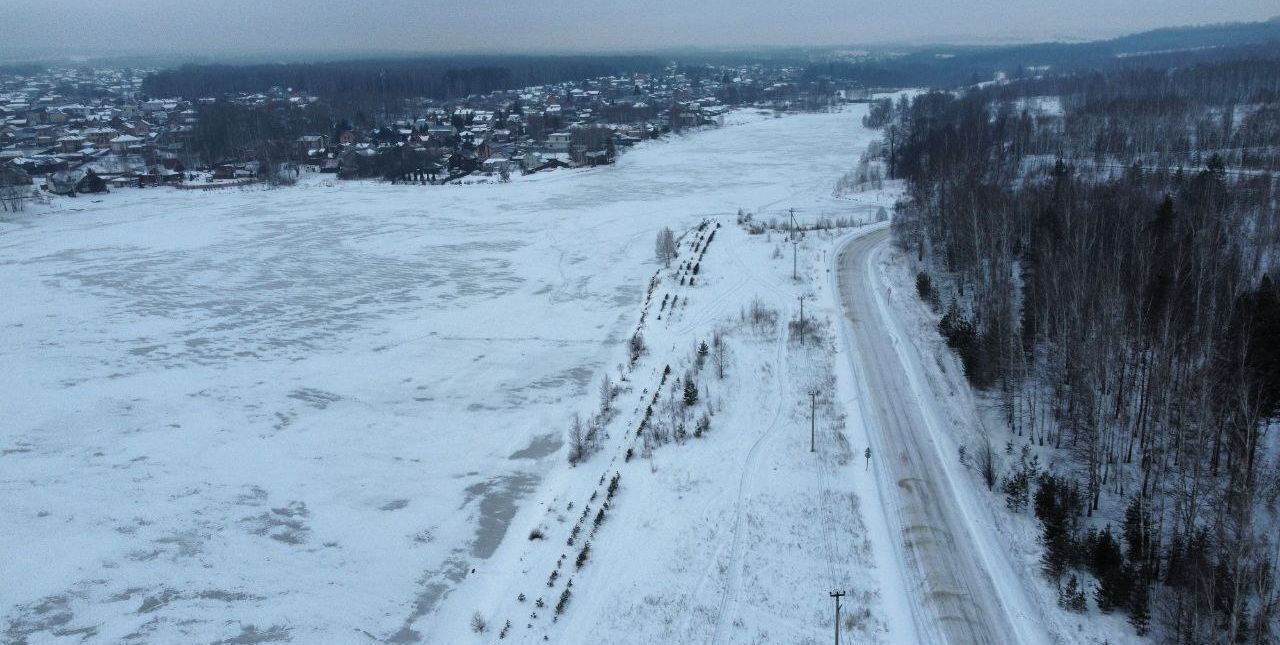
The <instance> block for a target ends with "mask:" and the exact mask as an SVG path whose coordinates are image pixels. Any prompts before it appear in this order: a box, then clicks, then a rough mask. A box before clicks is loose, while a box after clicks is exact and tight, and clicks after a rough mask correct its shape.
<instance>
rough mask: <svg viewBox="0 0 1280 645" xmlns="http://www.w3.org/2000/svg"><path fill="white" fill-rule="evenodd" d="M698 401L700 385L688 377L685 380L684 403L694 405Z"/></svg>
mask: <svg viewBox="0 0 1280 645" xmlns="http://www.w3.org/2000/svg"><path fill="white" fill-rule="evenodd" d="M697 402H698V385H697V384H696V383H694V382H693V379H691V378H687V379H685V380H684V404H685V405H687V406H690V407H692V406H693V405H694V404H696V403H697Z"/></svg>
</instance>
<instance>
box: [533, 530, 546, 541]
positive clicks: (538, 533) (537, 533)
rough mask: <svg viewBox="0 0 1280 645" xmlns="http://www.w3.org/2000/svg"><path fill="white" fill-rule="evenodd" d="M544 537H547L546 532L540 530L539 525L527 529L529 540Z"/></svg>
mask: <svg viewBox="0 0 1280 645" xmlns="http://www.w3.org/2000/svg"><path fill="white" fill-rule="evenodd" d="M546 537H547V536H546V534H544V533H543V532H542V528H541V527H539V528H536V529H533V530H532V531H529V540H531V541H532V540H541V539H544V538H546Z"/></svg>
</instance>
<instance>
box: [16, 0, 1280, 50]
mask: <svg viewBox="0 0 1280 645" xmlns="http://www.w3.org/2000/svg"><path fill="white" fill-rule="evenodd" d="M1278 13H1280V3H1277V2H1276V0H473V1H464V0H113V1H110V2H104V1H102V0H0V47H3V48H4V49H6V50H8V52H7V53H8V54H9V55H10V56H12V55H14V54H22V53H24V52H35V51H40V52H41V53H46V54H47V53H51V52H53V53H59V54H71V55H77V54H79V55H98V54H103V53H109V52H110V53H125V52H129V53H199V54H216V53H233V54H234V53H259V52H273V51H298V50H306V51H332V52H343V51H371V50H395V51H420V52H440V51H494V52H509V51H531V50H533V51H561V50H575V51H581V50H591V51H602V50H604V51H608V50H641V49H656V48H672V47H685V46H699V47H734V46H756V45H760V46H776V45H836V44H858V43H883V42H912V43H922V42H938V41H948V42H957V41H964V42H976V41H989V40H997V41H1007V40H1031V39H1036V40H1039V39H1050V38H1054V39H1058V38H1097V37H1108V36H1115V35H1119V34H1122V33H1127V32H1132V31H1140V30H1145V29H1151V28H1155V27H1164V26H1173V25H1187V24H1203V23H1212V22H1228V21H1241V20H1261V19H1266V18H1270V17H1272V16H1273V15H1275V14H1278Z"/></svg>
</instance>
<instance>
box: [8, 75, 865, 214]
mask: <svg viewBox="0 0 1280 645" xmlns="http://www.w3.org/2000/svg"><path fill="white" fill-rule="evenodd" d="M702 71H703V72H705V73H699V74H697V75H696V76H697V77H696V78H692V77H690V76H689V75H687V74H686V73H681V72H680V71H678V70H677V69H676V68H675V67H672V68H669V69H668V70H667V71H666V72H665V73H660V74H633V75H627V76H617V77H600V78H593V79H588V80H583V81H577V82H566V83H558V84H555V85H544V86H536V87H526V88H522V89H518V90H507V91H499V92H493V93H491V94H486V95H482V96H471V97H467V98H465V99H461V100H453V101H437V100H432V99H425V98H423V99H414V100H409V101H406V102H405V104H404V105H403V106H402V109H401V111H400V113H398V114H384V115H379V116H378V118H377V119H376V122H377V124H376V125H370V126H366V127H359V126H357V125H353V124H352V123H351V122H350V121H347V120H343V121H340V122H338V123H335V124H334V125H333V127H332V128H331V129H330V130H329V131H326V132H306V133H304V134H301V135H300V136H297V137H296V138H293V139H292V140H291V141H289V142H287V143H288V145H287V146H286V147H287V151H286V152H284V153H275V154H273V155H270V156H269V157H267V158H264V156H263V155H262V154H260V153H258V152H255V151H253V150H250V149H248V148H247V147H246V149H245V150H244V151H243V152H242V153H239V154H232V155H229V156H228V157H227V158H220V159H204V158H200V155H198V154H197V153H196V152H195V149H194V147H193V145H192V143H193V137H195V136H198V134H199V132H200V124H201V114H202V107H204V106H206V105H214V104H217V103H219V102H223V103H227V104H232V105H234V106H238V107H242V108H247V109H263V110H271V109H276V108H287V109H288V111H289V113H293V114H297V113H299V111H306V110H308V109H310V106H313V105H316V104H317V102H319V101H320V100H321V99H320V98H319V97H315V96H308V95H306V94H303V93H298V92H293V91H290V90H288V89H286V88H275V89H273V90H272V91H270V92H263V93H254V94H237V95H229V96H220V97H207V98H198V99H195V100H183V99H169V98H153V97H146V96H143V95H142V94H141V92H140V90H141V86H142V80H143V78H144V77H145V75H146V74H147V73H148V72H147V71H146V70H118V69H53V70H49V71H47V72H44V73H40V74H37V75H34V76H8V77H0V186H15V185H16V186H22V185H29V186H34V187H36V188H39V189H43V190H45V191H48V192H49V193H52V194H57V195H74V194H78V193H92V192H99V191H103V190H108V189H110V188H112V187H134V186H136V187H148V186H163V185H182V184H184V183H195V184H198V185H200V186H204V187H208V186H213V185H223V184H226V183H244V182H250V181H258V180H264V179H274V178H277V177H281V176H287V175H289V174H290V173H292V174H293V175H294V176H296V174H297V173H298V172H299V171H300V169H304V168H305V169H309V170H312V171H317V172H322V173H333V174H335V175H336V176H338V177H340V178H357V177H378V178H382V179H387V180H391V181H414V182H423V183H435V182H442V181H450V180H456V179H459V178H461V177H465V176H468V175H474V174H483V175H491V176H495V177H498V178H501V179H506V178H507V177H509V176H510V175H511V174H512V173H532V172H539V171H542V170H546V169H551V168H559V167H578V166H595V165H600V164H609V163H612V162H613V161H614V159H615V158H616V157H617V155H618V154H619V153H620V152H621V151H622V150H624V149H625V148H627V147H629V146H632V145H634V144H636V143H638V142H640V141H643V140H645V139H650V138H654V137H657V136H661V135H662V134H664V133H667V132H671V131H678V130H681V129H685V128H693V127H699V126H705V125H712V124H716V123H719V122H721V120H722V117H723V116H724V114H725V113H726V112H727V111H728V110H729V109H731V108H732V107H735V106H754V107H758V108H767V109H774V110H791V109H821V108H824V107H827V106H829V105H831V104H833V103H835V102H840V101H848V100H862V99H864V98H865V93H864V92H861V91H860V90H857V89H856V88H850V87H840V86H837V85H835V84H833V83H831V82H830V81H822V82H816V81H803V80H801V78H802V70H800V69H796V68H785V67H783V68H769V67H766V66H762V65H754V66H743V67H718V68H707V69H705V70H702Z"/></svg>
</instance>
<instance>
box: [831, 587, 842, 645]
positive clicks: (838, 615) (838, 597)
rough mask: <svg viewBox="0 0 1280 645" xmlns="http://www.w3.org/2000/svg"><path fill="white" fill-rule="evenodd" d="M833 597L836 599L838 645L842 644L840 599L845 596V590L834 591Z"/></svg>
mask: <svg viewBox="0 0 1280 645" xmlns="http://www.w3.org/2000/svg"><path fill="white" fill-rule="evenodd" d="M831 597H832V598H835V600H836V645H840V599H841V598H843V597H844V592H843V591H833V592H831Z"/></svg>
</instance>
